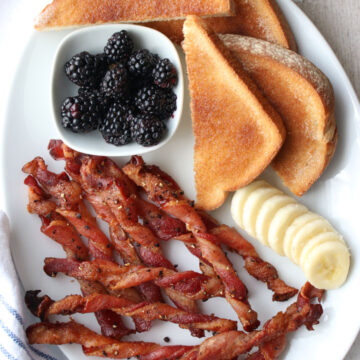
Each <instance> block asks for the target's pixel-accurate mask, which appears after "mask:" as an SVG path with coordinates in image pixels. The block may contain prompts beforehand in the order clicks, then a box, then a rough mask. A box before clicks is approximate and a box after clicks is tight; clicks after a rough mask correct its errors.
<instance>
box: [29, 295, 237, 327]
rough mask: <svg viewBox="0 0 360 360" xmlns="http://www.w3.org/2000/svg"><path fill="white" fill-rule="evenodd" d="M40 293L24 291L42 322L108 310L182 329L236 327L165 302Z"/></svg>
mask: <svg viewBox="0 0 360 360" xmlns="http://www.w3.org/2000/svg"><path fill="white" fill-rule="evenodd" d="M39 292H40V291H39V290H36V291H27V292H26V296H25V300H26V303H27V305H28V307H29V309H30V310H31V312H32V313H33V314H34V315H35V316H37V317H40V318H41V320H42V321H44V320H47V319H48V317H49V316H50V315H58V314H62V315H71V314H74V313H82V314H85V313H91V312H96V311H99V310H104V309H108V310H110V309H111V310H112V311H114V312H116V313H118V314H120V315H123V316H131V317H139V318H141V319H143V320H146V321H152V320H157V319H159V320H163V321H170V322H173V323H175V324H179V326H180V327H181V328H184V329H193V328H194V329H201V330H208V331H215V332H219V333H220V332H224V331H229V330H234V329H236V322H235V321H231V320H227V319H220V318H218V317H215V316H213V315H211V316H210V315H203V314H192V313H187V312H185V311H182V310H179V309H177V308H174V307H172V306H170V305H167V304H164V303H148V302H142V303H134V302H132V301H129V300H127V299H124V298H118V297H114V296H110V295H103V294H92V295H89V296H86V297H82V296H80V295H69V296H67V297H65V298H64V299H62V300H59V301H56V302H55V301H53V300H52V299H50V298H49V297H48V296H42V297H39V296H37V295H38V293H39Z"/></svg>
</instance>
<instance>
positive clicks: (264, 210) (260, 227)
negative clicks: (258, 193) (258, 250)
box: [255, 195, 296, 245]
mask: <svg viewBox="0 0 360 360" xmlns="http://www.w3.org/2000/svg"><path fill="white" fill-rule="evenodd" d="M288 204H296V202H295V200H294V199H292V198H291V197H290V196H287V195H275V196H273V197H271V198H270V199H268V200H266V201H264V203H263V205H262V206H261V207H260V210H259V213H258V217H257V219H256V227H255V233H256V238H257V239H258V240H259V241H260V242H262V243H263V244H264V245H268V244H269V243H268V233H269V226H270V223H271V221H272V219H273V218H274V216H275V214H276V213H277V211H278V210H279V209H281V208H282V207H284V206H286V205H288Z"/></svg>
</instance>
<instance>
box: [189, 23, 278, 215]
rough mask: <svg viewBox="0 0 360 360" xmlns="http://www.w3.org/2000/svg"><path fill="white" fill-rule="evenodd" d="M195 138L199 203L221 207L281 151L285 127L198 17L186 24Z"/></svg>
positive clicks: (195, 164)
mask: <svg viewBox="0 0 360 360" xmlns="http://www.w3.org/2000/svg"><path fill="white" fill-rule="evenodd" d="M184 35H185V40H184V42H183V47H184V50H185V54H186V63H187V70H188V76H189V87H190V96H191V112H192V120H193V130H194V135H195V149H194V171H195V184H196V190H197V205H198V206H199V207H201V208H203V209H206V210H212V209H215V208H217V207H219V206H220V205H221V204H222V203H223V202H224V201H225V198H226V195H227V192H228V191H233V190H236V189H238V188H240V187H242V186H245V185H247V184H248V183H250V182H251V181H252V180H253V179H254V178H256V177H257V176H258V175H259V174H260V173H261V172H262V171H263V170H264V169H265V168H266V166H267V165H268V164H269V163H270V162H271V161H272V159H273V158H274V156H275V155H276V153H277V152H278V150H279V149H280V147H281V145H282V143H283V141H284V138H285V128H284V127H283V124H282V121H281V118H280V116H279V115H278V114H277V113H276V111H275V110H274V109H273V108H272V107H271V105H270V104H269V103H268V102H267V100H266V99H265V98H264V96H263V95H262V94H261V92H260V91H259V90H258V89H257V87H256V85H255V84H254V83H253V82H252V80H251V79H250V78H249V77H248V76H247V75H246V74H245V72H244V71H243V69H242V67H241V65H240V63H239V62H238V61H237V60H236V59H235V57H234V56H233V55H232V54H231V52H230V51H229V50H228V49H227V48H226V47H225V46H224V44H223V43H222V42H221V40H220V39H219V38H218V36H217V35H216V34H215V33H214V32H213V31H212V30H211V29H210V28H209V27H208V25H207V24H206V23H205V22H204V21H203V20H202V19H200V18H199V17H197V16H189V17H188V18H187V19H186V21H185V24H184Z"/></svg>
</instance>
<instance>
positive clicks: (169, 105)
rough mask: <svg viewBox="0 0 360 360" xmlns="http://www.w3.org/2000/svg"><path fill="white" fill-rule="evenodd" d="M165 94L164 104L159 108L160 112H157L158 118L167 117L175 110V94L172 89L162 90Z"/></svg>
mask: <svg viewBox="0 0 360 360" xmlns="http://www.w3.org/2000/svg"><path fill="white" fill-rule="evenodd" d="M164 93H165V96H166V101H165V104H164V106H163V107H162V109H161V112H160V114H159V119H160V120H165V119H168V118H169V117H171V116H172V114H173V113H174V112H175V110H176V108H177V105H176V99H177V96H176V94H175V93H174V92H173V91H172V90H170V89H169V90H165V91H164Z"/></svg>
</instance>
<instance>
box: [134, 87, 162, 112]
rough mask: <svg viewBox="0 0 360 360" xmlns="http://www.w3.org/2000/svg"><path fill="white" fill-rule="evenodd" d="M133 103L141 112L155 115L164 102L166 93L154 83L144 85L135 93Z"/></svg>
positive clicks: (160, 109)
mask: <svg viewBox="0 0 360 360" xmlns="http://www.w3.org/2000/svg"><path fill="white" fill-rule="evenodd" d="M134 104H135V106H136V107H137V108H138V109H139V110H140V111H141V112H143V113H146V114H153V115H157V114H160V113H161V111H162V109H163V107H164V105H165V104H166V94H165V92H164V91H163V90H162V89H160V88H158V87H157V86H155V85H150V86H145V87H143V88H141V89H140V90H139V91H138V92H137V93H136V96H135V99H134Z"/></svg>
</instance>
